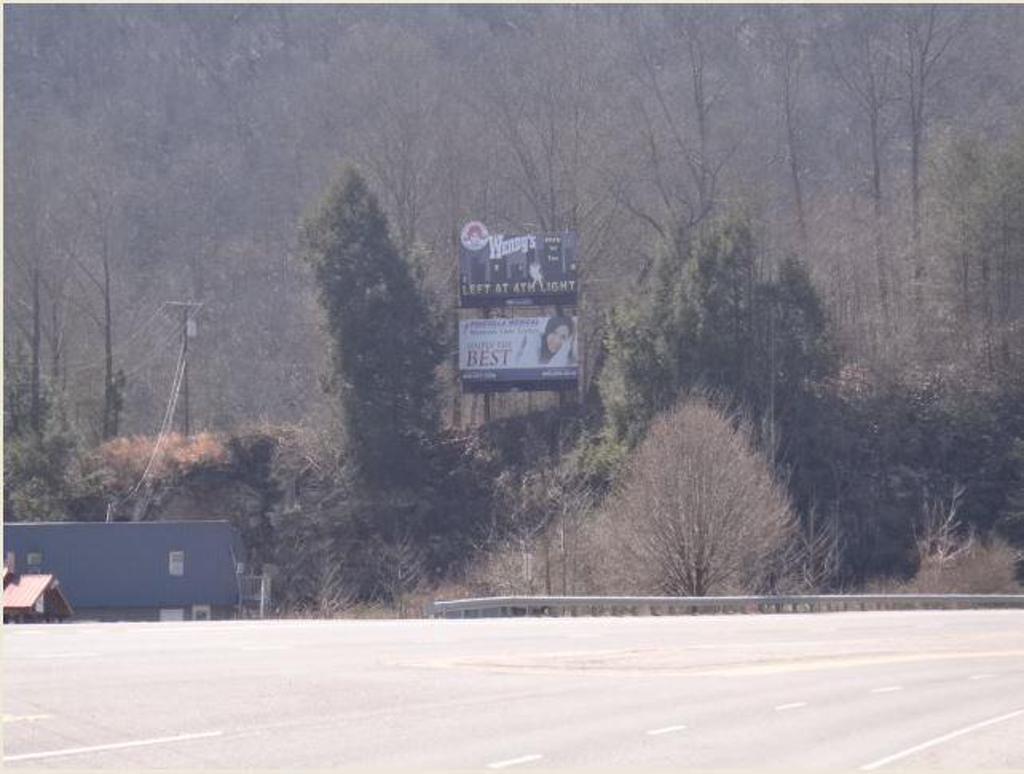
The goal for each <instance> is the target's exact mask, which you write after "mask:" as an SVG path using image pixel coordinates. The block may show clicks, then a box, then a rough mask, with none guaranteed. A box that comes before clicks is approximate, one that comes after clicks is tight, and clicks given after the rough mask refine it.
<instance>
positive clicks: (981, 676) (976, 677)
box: [967, 675, 995, 680]
mask: <svg viewBox="0 0 1024 774" xmlns="http://www.w3.org/2000/svg"><path fill="white" fill-rule="evenodd" d="M993 677H995V675H971V676H970V677H968V678H967V679H968V680H990V679H991V678H993Z"/></svg>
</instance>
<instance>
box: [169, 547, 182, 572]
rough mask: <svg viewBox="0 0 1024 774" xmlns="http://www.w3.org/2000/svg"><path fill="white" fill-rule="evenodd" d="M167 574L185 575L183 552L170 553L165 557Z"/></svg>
mask: <svg viewBox="0 0 1024 774" xmlns="http://www.w3.org/2000/svg"><path fill="white" fill-rule="evenodd" d="M167 572H169V573H170V574H171V575H177V576H182V575H184V574H185V552H184V551H171V552H170V553H169V554H168V555H167Z"/></svg>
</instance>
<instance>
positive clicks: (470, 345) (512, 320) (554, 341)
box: [459, 316, 579, 392]
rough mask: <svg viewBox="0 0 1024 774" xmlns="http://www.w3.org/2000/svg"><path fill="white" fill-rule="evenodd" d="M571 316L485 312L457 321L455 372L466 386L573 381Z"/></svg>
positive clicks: (528, 386)
mask: <svg viewBox="0 0 1024 774" xmlns="http://www.w3.org/2000/svg"><path fill="white" fill-rule="evenodd" d="M577 325H578V320H577V318H576V317H562V316H552V317H491V318H486V319H477V320H462V321H461V322H460V323H459V378H460V380H461V381H462V387H463V390H464V391H466V392H497V391H503V390H513V389H520V390H558V389H565V388H568V387H573V386H575V384H576V381H577V379H578V376H579V371H578V366H577V352H578V346H577Z"/></svg>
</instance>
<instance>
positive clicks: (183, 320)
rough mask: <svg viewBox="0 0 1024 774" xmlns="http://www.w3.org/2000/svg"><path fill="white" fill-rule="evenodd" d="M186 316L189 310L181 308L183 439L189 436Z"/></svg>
mask: <svg viewBox="0 0 1024 774" xmlns="http://www.w3.org/2000/svg"><path fill="white" fill-rule="evenodd" d="M188 314H189V308H188V307H187V306H186V307H183V308H182V310H181V351H182V358H183V359H184V361H185V362H184V365H182V369H181V390H182V397H183V398H184V399H185V417H184V419H185V437H186V438H188V436H189V429H190V428H189V421H188Z"/></svg>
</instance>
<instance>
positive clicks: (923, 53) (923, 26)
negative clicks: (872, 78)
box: [894, 5, 968, 306]
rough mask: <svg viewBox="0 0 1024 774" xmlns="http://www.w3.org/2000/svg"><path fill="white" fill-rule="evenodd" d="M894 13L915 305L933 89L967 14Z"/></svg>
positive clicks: (931, 9)
mask: <svg viewBox="0 0 1024 774" xmlns="http://www.w3.org/2000/svg"><path fill="white" fill-rule="evenodd" d="M894 13H896V16H897V19H898V20H899V23H900V27H901V33H902V38H903V45H902V48H901V50H900V53H899V62H900V69H901V74H902V76H903V78H904V80H905V83H906V92H905V100H906V107H907V126H908V129H909V133H910V204H911V229H912V240H913V252H914V255H913V270H914V285H915V291H914V292H915V305H916V306H920V301H921V296H922V288H921V282H922V280H923V279H924V256H923V254H922V245H921V234H922V225H921V217H922V215H921V173H922V169H923V164H924V146H925V140H926V136H927V130H928V124H929V120H930V118H931V110H932V106H931V102H932V101H933V99H934V93H933V92H934V89H935V87H936V85H937V81H939V80H940V79H941V78H942V77H943V76H944V75H945V73H944V72H943V68H944V66H945V65H946V64H947V62H948V61H949V56H948V55H949V54H950V51H951V48H952V46H953V44H954V43H955V42H956V41H957V40H958V39H959V38H960V37H961V36H962V35H963V33H964V31H965V29H966V26H967V21H968V14H967V12H966V11H962V10H950V9H940V8H939V6H937V5H928V6H906V7H903V8H900V9H899V10H897V11H894Z"/></svg>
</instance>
